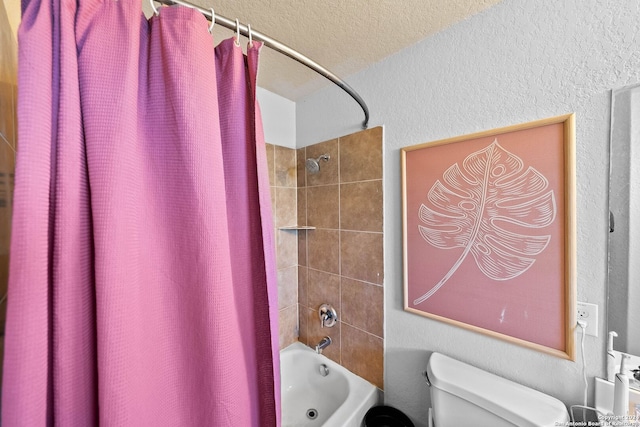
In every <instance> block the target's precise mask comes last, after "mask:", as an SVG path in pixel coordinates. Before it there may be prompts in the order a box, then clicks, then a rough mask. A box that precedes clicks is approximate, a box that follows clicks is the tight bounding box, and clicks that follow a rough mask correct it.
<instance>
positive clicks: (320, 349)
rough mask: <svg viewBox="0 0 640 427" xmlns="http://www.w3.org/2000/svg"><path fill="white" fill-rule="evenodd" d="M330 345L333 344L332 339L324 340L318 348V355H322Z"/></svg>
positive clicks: (325, 338) (326, 338)
mask: <svg viewBox="0 0 640 427" xmlns="http://www.w3.org/2000/svg"><path fill="white" fill-rule="evenodd" d="M329 344H331V337H324V338H322V339H321V340H320V342H319V343H318V345H317V346H316V353H318V354H322V350H324V349H325V348H327V347H329Z"/></svg>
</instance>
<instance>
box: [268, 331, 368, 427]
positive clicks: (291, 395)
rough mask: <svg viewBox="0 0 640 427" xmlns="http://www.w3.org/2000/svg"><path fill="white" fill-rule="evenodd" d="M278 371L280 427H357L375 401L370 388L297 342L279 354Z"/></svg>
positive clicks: (343, 369)
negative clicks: (280, 401)
mask: <svg viewBox="0 0 640 427" xmlns="http://www.w3.org/2000/svg"><path fill="white" fill-rule="evenodd" d="M322 365H324V366H326V368H327V370H328V371H327V372H328V373H327V375H326V376H323V375H322V374H321V370H323V369H324V368H323V366H322ZM280 370H281V386H282V427H293V426H295V427H303V426H323V427H360V426H361V425H362V420H363V418H364V415H365V414H366V412H367V411H368V410H369V408H371V407H372V406H375V405H376V404H377V403H378V400H379V395H378V389H377V388H376V387H375V386H374V385H372V384H371V383H369V382H367V381H365V380H363V379H362V378H360V377H359V376H357V375H355V374H353V373H351V372H350V371H348V370H347V369H345V368H343V367H342V366H340V365H338V364H337V363H335V362H333V361H332V360H330V359H328V358H326V357H325V356H322V355H319V354H316V352H315V351H314V350H312V349H311V348H309V347H307V346H306V345H304V344H301V343H299V342H296V343H293V344H291V345H290V346H288V347H287V348H285V349H283V350H281V351H280Z"/></svg>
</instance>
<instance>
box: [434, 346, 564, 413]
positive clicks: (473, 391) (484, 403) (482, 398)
mask: <svg viewBox="0 0 640 427" xmlns="http://www.w3.org/2000/svg"><path fill="white" fill-rule="evenodd" d="M427 375H428V377H429V381H430V383H431V386H432V387H435V388H437V389H440V390H442V391H445V392H447V393H450V394H453V395H455V396H458V397H459V398H461V399H464V400H467V401H469V402H471V403H473V404H475V405H477V406H479V407H481V408H484V409H486V410H488V411H490V412H491V413H493V414H495V415H496V416H498V417H500V418H503V419H505V420H507V421H509V422H511V423H513V424H516V425H518V426H554V425H559V424H557V423H558V422H566V421H569V414H568V412H567V408H566V407H565V405H564V404H563V403H562V402H561V401H559V400H558V399H556V398H554V397H552V396H549V395H547V394H544V393H542V392H539V391H537V390H534V389H532V388H529V387H526V386H523V385H522V384H518V383H516V382H513V381H510V380H508V379H506V378H502V377H499V376H497V375H494V374H491V373H489V372H486V371H483V370H482V369H479V368H476V367H475V366H471V365H468V364H466V363H463V362H460V361H458V360H455V359H452V358H451V357H448V356H445V355H444V354H440V353H433V354H431V356H430V357H429V363H428V364H427ZM435 410H436V411H437V408H435Z"/></svg>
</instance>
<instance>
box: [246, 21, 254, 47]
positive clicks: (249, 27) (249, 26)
mask: <svg viewBox="0 0 640 427" xmlns="http://www.w3.org/2000/svg"><path fill="white" fill-rule="evenodd" d="M247 28H248V29H249V47H253V34H251V24H247Z"/></svg>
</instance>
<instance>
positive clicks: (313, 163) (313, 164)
mask: <svg viewBox="0 0 640 427" xmlns="http://www.w3.org/2000/svg"><path fill="white" fill-rule="evenodd" d="M330 158H331V157H329V155H328V154H323V155H322V156H320V157H318V158H317V159H307V161H306V162H305V166H306V167H307V171H309V173H310V174H312V175H314V174H317V173H318V172H320V160H324V161H325V162H328V161H329V159H330Z"/></svg>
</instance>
